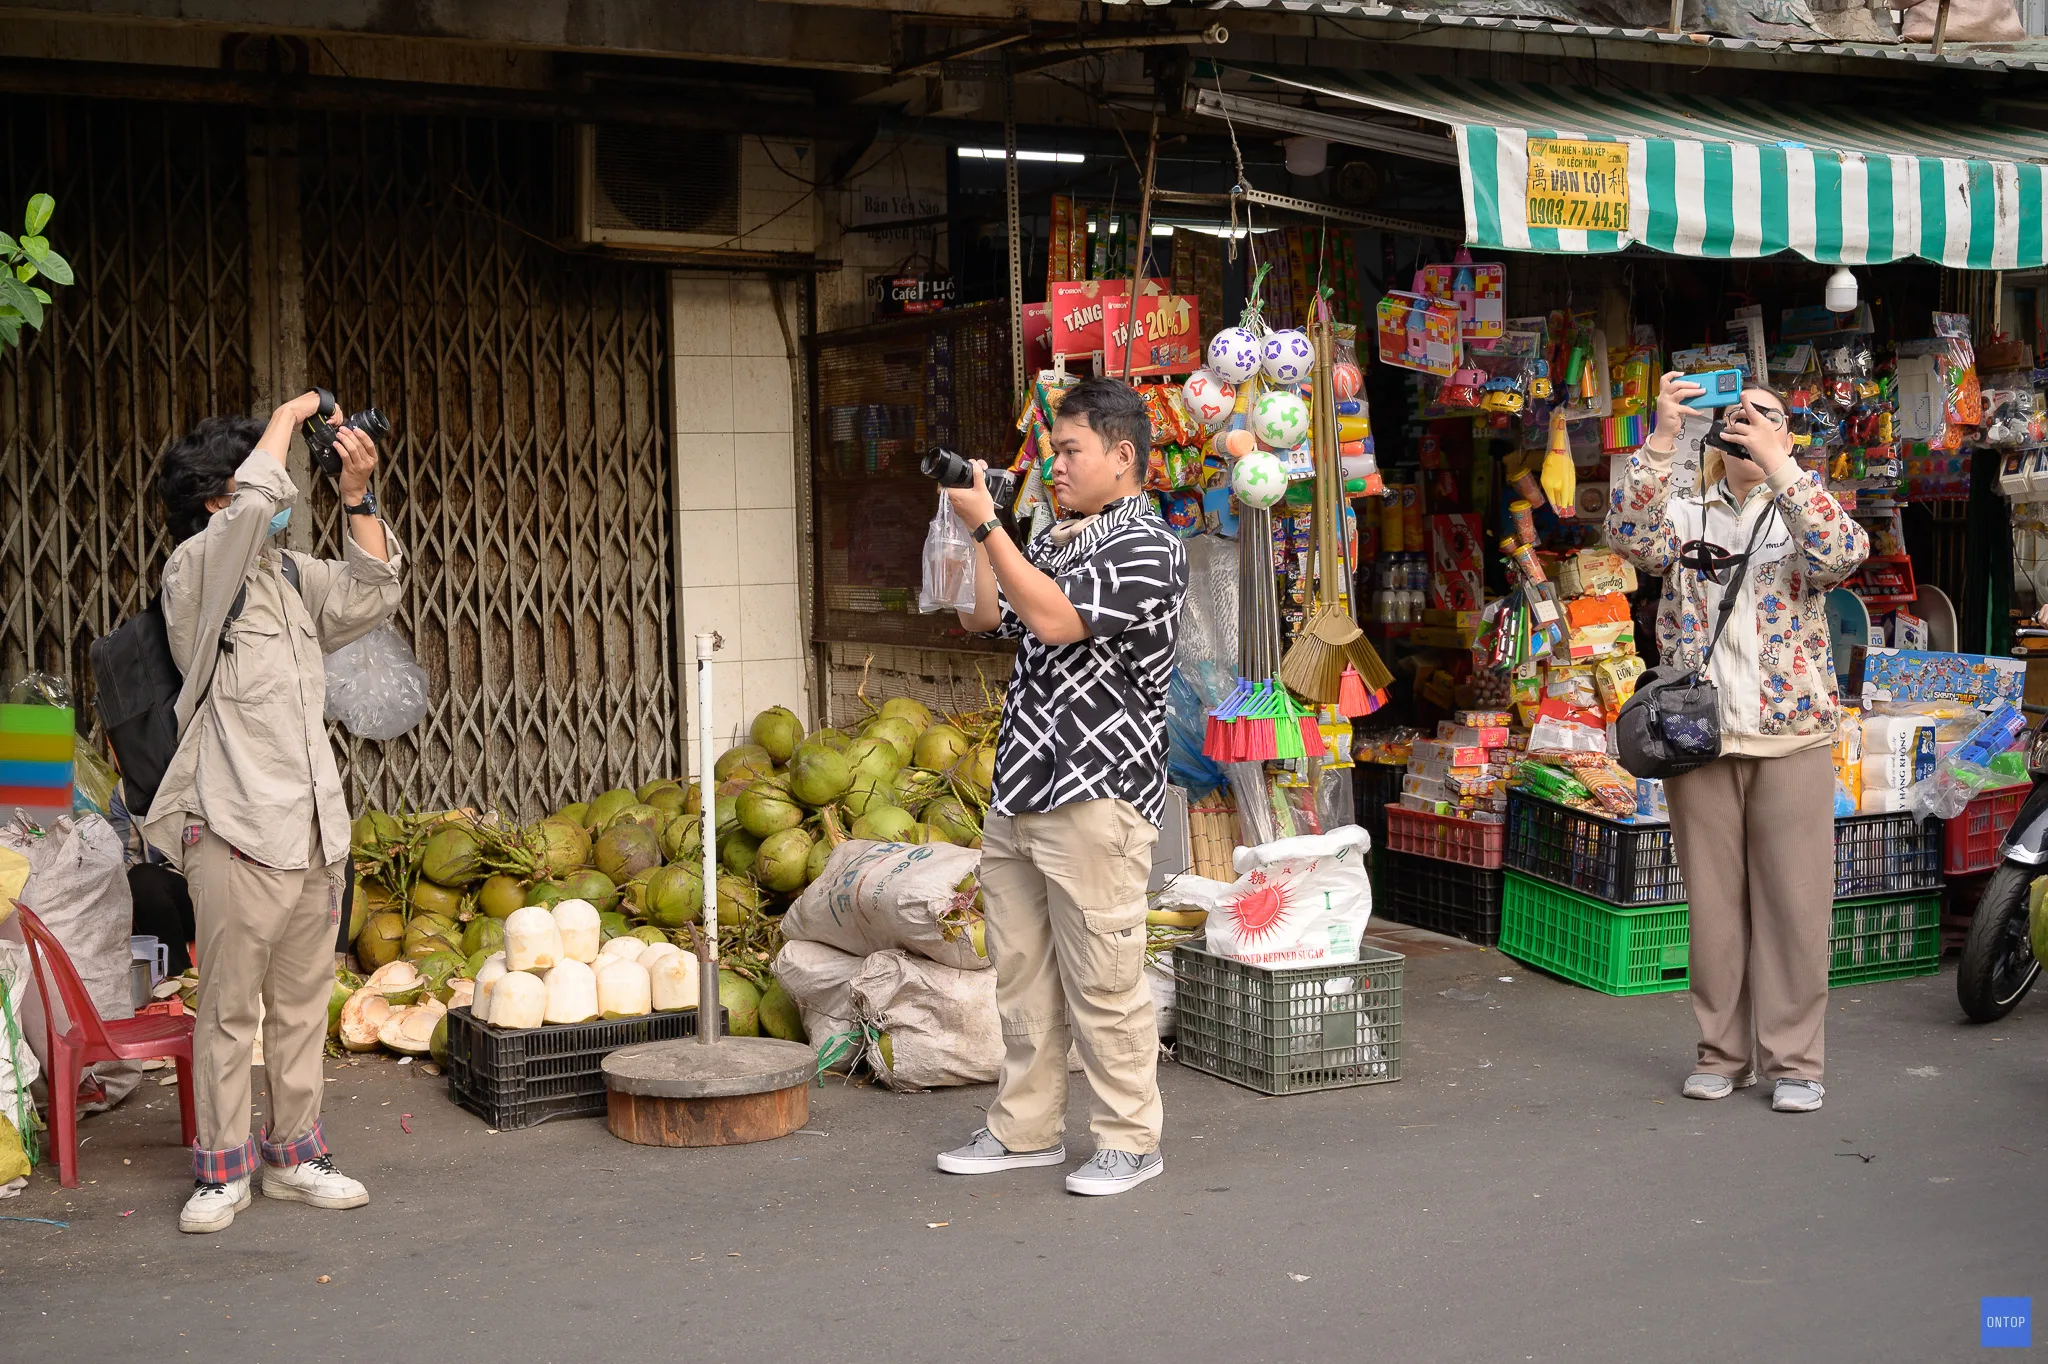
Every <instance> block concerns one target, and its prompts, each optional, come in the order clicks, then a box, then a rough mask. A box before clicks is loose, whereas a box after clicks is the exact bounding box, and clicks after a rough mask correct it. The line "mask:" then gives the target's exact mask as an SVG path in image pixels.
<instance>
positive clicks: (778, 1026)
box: [759, 980, 810, 1042]
mask: <svg viewBox="0 0 2048 1364" xmlns="http://www.w3.org/2000/svg"><path fill="white" fill-rule="evenodd" d="M759 1013H760V1018H761V1031H762V1032H763V1033H765V1034H767V1035H768V1036H770V1037H779V1038H781V1039H782V1040H783V1041H785V1042H808V1041H810V1038H808V1037H806V1036H805V1035H804V1019H803V1015H802V1014H800V1013H798V1012H797V1007H796V1001H795V1000H793V999H791V998H790V997H789V991H787V990H785V989H783V988H782V982H781V981H779V980H778V981H774V982H772V983H770V985H769V986H768V988H767V989H766V990H763V991H762V992H761V1005H760V1009H759Z"/></svg>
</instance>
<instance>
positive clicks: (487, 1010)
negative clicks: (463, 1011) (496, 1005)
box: [469, 971, 505, 1023]
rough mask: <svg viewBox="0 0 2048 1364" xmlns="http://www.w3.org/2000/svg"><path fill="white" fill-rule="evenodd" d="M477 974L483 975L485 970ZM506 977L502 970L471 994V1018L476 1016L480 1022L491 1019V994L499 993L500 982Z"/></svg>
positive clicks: (486, 1021)
mask: <svg viewBox="0 0 2048 1364" xmlns="http://www.w3.org/2000/svg"><path fill="white" fill-rule="evenodd" d="M477 974H478V975H479V976H481V975H482V974H483V972H481V971H479V972H477ZM504 978H505V973H504V972H503V971H500V972H498V974H497V975H495V976H492V977H491V978H490V979H489V980H487V981H484V982H483V983H482V984H480V985H478V986H477V987H476V993H475V994H473V995H471V996H470V999H469V1016H470V1017H471V1018H474V1019H475V1020H476V1021H477V1022H479V1023H488V1022H490V1021H491V996H492V995H494V994H496V993H497V990H498V982H499V981H501V980H503V979H504Z"/></svg>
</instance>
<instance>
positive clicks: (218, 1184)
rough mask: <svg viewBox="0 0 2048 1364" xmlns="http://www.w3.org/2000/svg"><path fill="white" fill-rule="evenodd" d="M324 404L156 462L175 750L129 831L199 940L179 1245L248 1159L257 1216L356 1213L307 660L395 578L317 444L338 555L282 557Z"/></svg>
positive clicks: (356, 623) (374, 519)
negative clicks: (338, 1119)
mask: <svg viewBox="0 0 2048 1364" xmlns="http://www.w3.org/2000/svg"><path fill="white" fill-rule="evenodd" d="M325 405H326V404H325V402H324V401H323V398H322V396H321V395H319V394H317V393H308V394H305V395H304V396H302V397H298V398H294V399H292V400H291V401H290V402H288V403H286V404H285V405H284V406H282V407H280V408H278V409H277V410H276V411H275V412H273V413H272V414H271V416H270V421H269V424H268V425H263V424H261V423H258V422H257V421H256V420H255V419H254V418H250V417H214V418H210V419H208V420H207V421H204V422H201V423H200V424H199V426H198V428H197V429H196V430H194V431H193V432H192V433H191V434H190V435H188V436H185V437H184V438H183V439H181V440H179V441H178V442H177V443H176V444H174V445H172V446H171V448H170V449H169V450H167V451H166V452H165V453H164V459H163V471H162V473H161V475H160V476H159V479H158V483H157V492H158V496H159V497H160V498H161V499H162V500H163V504H164V512H165V520H166V523H167V525H168V526H169V529H170V533H171V537H172V539H173V540H174V541H175V542H176V546H177V547H176V548H175V549H173V550H172V551H171V557H170V561H169V562H168V563H167V564H166V565H165V567H164V584H163V613H164V623H165V627H166V629H167V631H168V633H169V636H170V645H171V654H172V657H173V658H174V659H175V660H176V662H177V665H178V668H179V670H180V671H181V672H182V673H183V675H184V686H183V689H182V690H181V691H180V692H179V695H178V703H177V707H178V709H177V714H178V722H179V731H178V736H179V737H178V748H177V752H176V754H175V755H174V756H173V757H172V759H171V762H170V766H169V767H168V768H167V769H166V770H165V772H164V777H163V782H162V783H161V785H159V786H158V788H157V792H156V796H155V798H154V799H153V800H152V801H151V802H150V805H149V815H148V818H147V820H146V822H145V823H144V825H143V835H144V837H145V838H147V839H148V840H149V842H150V844H151V845H152V846H154V847H156V848H158V849H160V850H161V851H162V852H163V853H164V854H165V855H166V856H168V857H169V858H170V859H171V860H172V861H173V862H174V863H176V864H177V865H178V866H179V867H180V869H181V870H182V871H183V872H184V874H185V879H186V881H187V883H188V884H189V886H190V888H191V894H192V907H193V917H194V919H195V921H196V924H197V928H198V935H199V936H198V948H199V1000H198V1010H197V1012H198V1018H197V1031H196V1035H195V1037H194V1039H193V1061H194V1066H193V1070H194V1078H195V1081H196V1083H195V1085H194V1101H195V1107H196V1109H197V1116H198V1122H199V1140H198V1142H197V1143H196V1145H195V1146H194V1149H193V1166H194V1179H193V1184H194V1188H193V1192H192V1195H191V1197H190V1198H189V1199H188V1200H187V1202H186V1203H185V1206H184V1210H183V1211H182V1212H181V1213H180V1215H179V1218H178V1228H179V1230H181V1231H189V1232H209V1231H220V1230H223V1229H225V1228H226V1227H227V1226H228V1225H229V1224H230V1223H232V1222H233V1221H234V1220H235V1213H236V1212H238V1211H240V1210H241V1209H243V1208H246V1207H248V1206H249V1202H250V1190H249V1181H250V1178H251V1177H252V1176H253V1175H254V1173H255V1171H256V1166H257V1164H258V1163H259V1158H260V1162H261V1164H262V1167H263V1192H264V1194H265V1195H266V1196H268V1197H270V1198H282V1199H289V1200H292V1201H294V1202H300V1203H308V1204H311V1205H312V1206H314V1207H316V1208H355V1207H361V1206H362V1205H363V1204H365V1203H367V1202H369V1201H370V1195H369V1193H368V1192H367V1191H366V1190H365V1189H364V1188H363V1186H362V1184H360V1183H359V1182H357V1181H356V1180H354V1179H351V1178H349V1177H348V1176H347V1175H344V1174H342V1173H341V1172H340V1171H339V1170H337V1169H335V1167H334V1163H333V1161H332V1160H331V1159H329V1157H328V1154H327V1142H326V1140H325V1139H324V1137H323V1136H322V1134H321V1130H320V1100H321V1091H322V1090H323V1088H324V1087H325V1083H326V1077H325V1076H324V1075H323V1074H322V1073H321V1052H322V1049H323V1047H324V1045H325V1043H326V1040H327V1005H328V999H329V996H330V995H331V994H332V993H333V989H334V940H335V932H336V929H337V927H338V926H339V924H340V918H341V903H342V890H343V887H344V885H345V883H346V879H347V876H348V861H349V814H348V804H347V801H346V799H345V798H344V796H343V794H342V789H341V775H340V772H339V771H338V769H337V768H336V766H335V762H334V752H333V750H332V749H331V748H330V747H329V745H328V742H327V726H326V719H325V709H326V697H327V683H326V671H325V668H324V665H323V662H322V656H323V655H324V654H326V653H330V652H332V651H333V650H335V649H338V648H340V647H341V646H342V645H344V644H347V643H349V642H350V641H351V640H354V639H357V638H359V637H361V636H362V635H364V634H367V633H368V632H369V631H370V630H372V629H373V628H375V627H376V626H377V624H378V623H379V622H381V621H382V620H384V618H385V617H386V616H388V615H390V614H391V611H392V609H393V608H394V607H396V606H397V605H398V597H399V586H400V568H401V561H400V556H399V553H398V547H397V544H396V542H395V540H394V539H393V538H392V536H391V534H390V532H389V530H388V529H387V528H386V527H385V525H384V523H383V521H382V520H380V519H379V518H378V516H377V506H376V502H375V500H374V499H373V498H372V497H371V495H370V475H371V473H372V472H373V471H374V470H375V469H376V467H377V449H376V446H375V445H374V444H373V443H372V441H371V439H370V437H369V436H368V435H366V434H364V433H363V432H362V431H359V430H351V429H346V428H344V429H342V430H339V431H337V432H335V433H334V449H335V452H336V453H337V454H338V455H339V456H340V460H341V471H340V475H339V478H338V485H339V486H338V491H339V493H340V496H341V501H342V505H343V507H344V508H345V510H346V514H347V521H348V539H347V541H346V546H345V554H346V557H345V558H343V559H340V560H323V559H314V558H311V557H309V556H307V555H302V554H291V555H289V556H287V555H286V553H285V552H284V551H282V550H280V549H278V548H277V546H276V544H275V537H276V536H277V535H278V533H279V532H281V531H282V530H283V529H284V528H285V524H286V523H287V522H288V521H289V520H290V519H291V514H292V512H291V502H292V499H293V498H294V497H295V496H296V495H297V493H298V489H297V488H296V487H295V486H294V485H293V483H292V480H291V478H290V477H289V476H288V475H287V474H286V473H285V453H286V451H287V450H288V449H289V447H290V444H291V438H292V433H293V432H294V431H295V430H297V429H298V428H299V426H300V425H301V424H302V423H303V422H305V421H306V420H307V419H309V418H312V417H315V416H317V415H318V414H319V413H320V411H321V409H322V407H323V406H325ZM259 1001H260V1003H261V1005H262V1007H263V1009H264V1010H265V1012H264V1013H263V1015H262V1034H263V1060H264V1076H265V1082H266V1084H267V1086H268V1088H269V1091H270V1103H269V1123H268V1129H267V1130H266V1131H265V1133H264V1134H263V1138H262V1141H261V1142H260V1144H259V1142H258V1140H257V1138H256V1137H255V1136H253V1135H251V1132H250V1120H249V1099H250V1079H249V1065H250V1052H251V1048H252V1046H253V1044H254V1042H255V1040H256V1032H257V1018H258V1006H259Z"/></svg>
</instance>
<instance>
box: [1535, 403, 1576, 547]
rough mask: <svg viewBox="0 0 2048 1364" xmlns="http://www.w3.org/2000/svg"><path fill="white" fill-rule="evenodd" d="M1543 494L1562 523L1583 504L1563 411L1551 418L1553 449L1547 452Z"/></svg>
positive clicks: (1545, 452)
mask: <svg viewBox="0 0 2048 1364" xmlns="http://www.w3.org/2000/svg"><path fill="white" fill-rule="evenodd" d="M1540 482H1541V483H1542V484H1543V494H1544V496H1546V497H1548V498H1549V499H1550V505H1551V508H1552V510H1554V511H1555V512H1556V513H1557V515H1558V519H1559V520H1563V519H1565V518H1566V517H1569V516H1572V515H1574V514H1576V511H1577V508H1578V500H1579V478H1578V471H1577V470H1576V469H1574V468H1573V467H1572V438H1571V433H1570V432H1569V431H1567V430H1566V429H1565V424H1564V410H1563V409H1562V408H1560V409H1558V410H1557V411H1555V412H1552V413H1551V414H1550V446H1549V448H1548V449H1546V450H1545V451H1544V452H1543V472H1542V474H1541V476H1540Z"/></svg>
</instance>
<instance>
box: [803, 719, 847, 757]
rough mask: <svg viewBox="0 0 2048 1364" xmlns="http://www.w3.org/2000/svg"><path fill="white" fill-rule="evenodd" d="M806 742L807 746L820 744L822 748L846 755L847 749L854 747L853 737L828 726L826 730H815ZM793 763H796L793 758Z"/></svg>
mask: <svg viewBox="0 0 2048 1364" xmlns="http://www.w3.org/2000/svg"><path fill="white" fill-rule="evenodd" d="M804 742H805V743H807V744H818V745H820V746H821V747H824V748H829V749H831V750H832V751H833V752H835V753H844V752H845V751H846V750H847V749H849V748H852V747H853V736H852V735H851V734H848V733H847V732H846V731H845V730H843V729H833V728H832V727H831V726H830V725H827V726H826V727H825V728H824V729H814V730H812V731H811V732H810V733H809V734H807V735H805V736H804ZM791 761H794V759H793V758H792V760H791Z"/></svg>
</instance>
